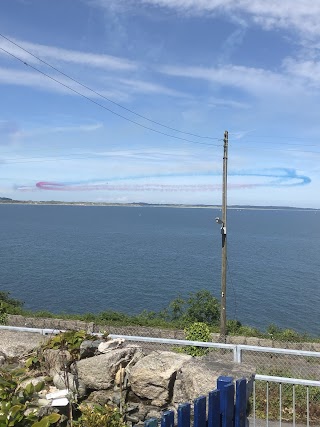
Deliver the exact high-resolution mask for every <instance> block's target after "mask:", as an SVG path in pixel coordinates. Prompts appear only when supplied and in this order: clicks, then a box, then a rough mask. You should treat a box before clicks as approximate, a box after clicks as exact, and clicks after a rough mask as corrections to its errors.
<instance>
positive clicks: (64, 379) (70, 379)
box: [53, 372, 87, 399]
mask: <svg viewBox="0 0 320 427" xmlns="http://www.w3.org/2000/svg"><path fill="white" fill-rule="evenodd" d="M53 384H54V385H55V386H56V387H57V389H59V390H64V389H65V388H69V390H71V391H72V392H73V393H77V395H78V398H80V399H82V398H83V397H84V396H85V395H86V391H87V390H86V385H85V383H84V382H83V381H81V380H79V379H78V378H77V377H76V376H75V375H73V374H70V373H68V374H66V373H65V372H59V373H57V374H55V376H54V377H53Z"/></svg>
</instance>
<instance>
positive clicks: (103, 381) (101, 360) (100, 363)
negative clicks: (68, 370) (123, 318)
mask: <svg viewBox="0 0 320 427" xmlns="http://www.w3.org/2000/svg"><path fill="white" fill-rule="evenodd" d="M137 348H138V346H131V347H128V348H121V349H116V350H112V351H110V352H109V353H106V354H100V355H99V356H94V357H90V358H89V359H83V360H80V361H79V362H77V373H78V377H79V379H81V380H82V381H83V382H84V383H85V384H86V386H87V388H90V389H92V390H107V389H109V388H111V387H112V386H113V384H114V379H115V375H116V373H117V372H118V370H119V367H120V365H122V366H123V367H125V366H126V365H127V364H128V363H129V362H130V360H131V359H132V357H133V356H134V354H135V352H136V351H137Z"/></svg>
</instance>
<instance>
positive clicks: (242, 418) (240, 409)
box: [234, 378, 247, 427]
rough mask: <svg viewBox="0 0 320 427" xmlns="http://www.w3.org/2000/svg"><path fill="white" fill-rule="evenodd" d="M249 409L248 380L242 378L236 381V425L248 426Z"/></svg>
mask: <svg viewBox="0 0 320 427" xmlns="http://www.w3.org/2000/svg"><path fill="white" fill-rule="evenodd" d="M246 411H247V380H246V379H245V378H242V379H240V380H237V381H236V407H235V415H234V418H235V420H234V426H235V427H245V426H246Z"/></svg>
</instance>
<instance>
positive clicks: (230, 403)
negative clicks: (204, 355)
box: [218, 377, 234, 427]
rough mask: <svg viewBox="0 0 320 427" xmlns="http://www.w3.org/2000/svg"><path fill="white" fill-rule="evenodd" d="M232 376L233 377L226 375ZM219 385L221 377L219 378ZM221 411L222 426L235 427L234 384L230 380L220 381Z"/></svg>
mask: <svg viewBox="0 0 320 427" xmlns="http://www.w3.org/2000/svg"><path fill="white" fill-rule="evenodd" d="M225 378H231V377H225ZM218 385H219V379H218ZM220 387H221V389H220V413H221V426H222V427H233V416H234V385H233V383H230V382H229V381H221V382H220Z"/></svg>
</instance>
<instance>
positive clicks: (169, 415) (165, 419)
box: [161, 411, 174, 427]
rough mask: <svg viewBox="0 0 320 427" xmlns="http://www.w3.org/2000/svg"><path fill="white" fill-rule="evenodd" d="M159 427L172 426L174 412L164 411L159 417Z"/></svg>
mask: <svg viewBox="0 0 320 427" xmlns="http://www.w3.org/2000/svg"><path fill="white" fill-rule="evenodd" d="M161 427H174V412H173V411H166V412H164V413H163V414H162V417H161Z"/></svg>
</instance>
